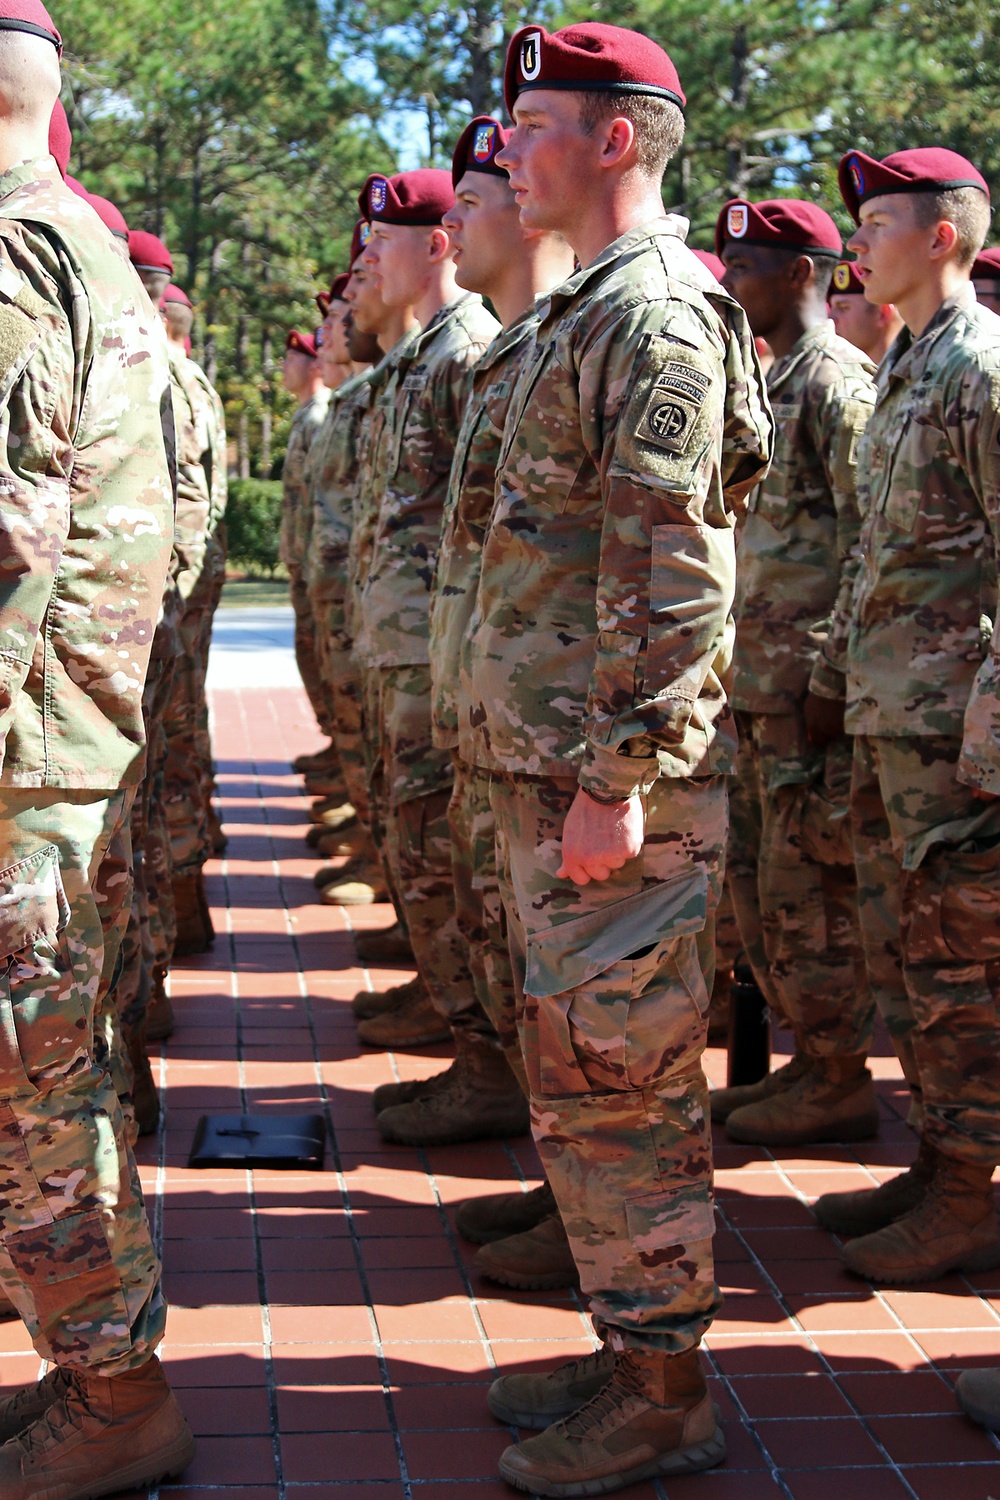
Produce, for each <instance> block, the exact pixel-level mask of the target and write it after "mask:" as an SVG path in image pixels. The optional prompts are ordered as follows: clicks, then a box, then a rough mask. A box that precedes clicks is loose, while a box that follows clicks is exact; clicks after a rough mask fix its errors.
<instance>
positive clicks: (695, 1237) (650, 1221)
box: [625, 1182, 715, 1286]
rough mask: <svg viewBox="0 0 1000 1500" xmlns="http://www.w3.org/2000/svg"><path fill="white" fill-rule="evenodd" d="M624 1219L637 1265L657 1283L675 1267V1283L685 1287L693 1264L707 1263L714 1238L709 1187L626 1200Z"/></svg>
mask: <svg viewBox="0 0 1000 1500" xmlns="http://www.w3.org/2000/svg"><path fill="white" fill-rule="evenodd" d="M625 1217H626V1220H627V1222H628V1228H629V1236H630V1238H631V1240H632V1244H633V1245H634V1246H635V1253H636V1255H637V1256H638V1258H639V1263H640V1264H641V1265H642V1266H644V1267H645V1268H646V1269H647V1270H648V1271H650V1272H655V1273H656V1276H657V1279H658V1280H662V1279H663V1277H664V1274H666V1275H667V1276H668V1277H669V1272H670V1268H671V1267H672V1266H676V1268H677V1279H678V1280H679V1281H680V1282H681V1283H682V1284H683V1285H685V1286H687V1285H688V1284H689V1283H690V1282H691V1280H692V1277H691V1265H692V1263H698V1262H700V1261H705V1260H708V1258H709V1254H710V1247H711V1242H712V1236H713V1235H714V1234H715V1210H714V1207H713V1203H712V1187H711V1184H710V1183H708V1182H704V1183H692V1184H691V1185H690V1186H689V1187H688V1186H685V1187H677V1188H670V1189H668V1190H667V1191H665V1192H661V1193H647V1194H645V1195H644V1196H643V1197H641V1198H630V1199H627V1200H626V1203H625ZM709 1263H710V1262H709Z"/></svg>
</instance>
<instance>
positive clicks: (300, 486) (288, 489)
mask: <svg viewBox="0 0 1000 1500" xmlns="http://www.w3.org/2000/svg"><path fill="white" fill-rule="evenodd" d="M329 401H330V392H329V391H328V390H326V389H325V388H323V389H321V390H318V391H317V392H316V394H315V396H310V398H309V400H308V401H303V402H302V404H301V405H300V406H299V407H297V408H296V410H295V412H294V414H293V416H292V425H291V429H290V431H289V434H288V447H287V448H286V450H285V466H284V469H283V471H282V475H281V482H282V488H283V497H282V508H281V538H280V541H279V544H278V555H279V557H280V558H281V561H282V562H283V563H284V565H285V567H286V568H287V569H288V571H289V572H290V573H292V574H294V575H298V574H300V573H301V571H302V568H303V567H304V565H305V559H306V555H307V553H308V551H309V542H310V537H311V535H312V505H311V504H310V501H309V491H308V489H307V488H306V481H305V467H306V458H307V457H308V455H309V450H310V448H311V447H312V445H313V442H314V440H315V438H316V435H317V433H318V432H319V430H320V428H321V427H322V425H323V418H324V417H325V416H326V408H327V406H328V404H329Z"/></svg>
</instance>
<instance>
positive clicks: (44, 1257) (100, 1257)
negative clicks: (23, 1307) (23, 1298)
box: [4, 1211, 131, 1364]
mask: <svg viewBox="0 0 1000 1500" xmlns="http://www.w3.org/2000/svg"><path fill="white" fill-rule="evenodd" d="M4 1248H5V1249H6V1251H7V1253H8V1254H9V1256H10V1258H11V1261H12V1262H13V1264H14V1268H15V1270H16V1271H17V1273H18V1276H19V1277H20V1279H21V1281H22V1283H23V1284H24V1286H25V1287H27V1289H28V1290H29V1292H30V1294H31V1298H32V1301H33V1303H34V1309H35V1316H36V1317H37V1319H38V1324H39V1331H40V1334H41V1337H42V1339H43V1340H44V1342H45V1344H46V1345H47V1346H48V1349H49V1350H51V1357H52V1358H54V1359H55V1360H57V1361H62V1362H66V1361H67V1360H69V1361H70V1362H74V1363H84V1364H85V1363H87V1360H86V1359H85V1358H82V1356H84V1355H85V1354H86V1353H90V1354H91V1355H94V1354H95V1353H98V1352H99V1353H100V1354H101V1356H102V1357H103V1358H104V1359H107V1357H108V1355H109V1354H120V1353H122V1352H124V1351H125V1350H127V1349H128V1347H129V1343H130V1339H131V1330H130V1325H129V1316H128V1308H127V1307H126V1304H125V1293H124V1291H123V1290H122V1284H121V1277H120V1275H119V1273H118V1268H117V1266H116V1265H115V1262H114V1258H113V1256H112V1254H111V1247H110V1246H109V1244H108V1237H107V1233H106V1231H105V1228H104V1222H103V1219H102V1216H101V1214H100V1212H99V1211H91V1212H88V1213H75V1214H67V1215H66V1217H65V1218H60V1219H55V1220H53V1222H52V1223H50V1224H45V1225H42V1226H41V1227H40V1228H32V1229H22V1230H21V1232H20V1233H19V1234H12V1235H9V1236H8V1237H7V1239H6V1240H5V1241H4Z"/></svg>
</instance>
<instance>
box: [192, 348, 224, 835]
mask: <svg viewBox="0 0 1000 1500" xmlns="http://www.w3.org/2000/svg"><path fill="white" fill-rule="evenodd" d="M188 372H189V374H190V375H191V377H192V378H193V380H194V383H195V386H196V387H200V388H201V402H200V405H201V407H202V410H203V412H204V414H205V421H206V425H207V427H208V434H209V447H208V449H207V453H206V458H205V459H204V460H203V461H204V462H205V464H206V466H207V475H208V491H209V495H210V497H211V508H210V510H209V515H208V537H207V539H206V547H205V567H204V569H203V571H202V576H201V579H200V580H199V585H198V587H197V589H196V590H195V593H194V597H193V598H192V599H189V600H188V606H189V608H190V607H192V606H194V607H197V608H199V609H200V610H201V612H202V614H201V631H200V635H199V639H198V667H199V672H200V678H199V683H198V701H197V719H196V723H195V746H196V751H197V761H198V767H199V770H200V772H201V777H202V787H203V793H204V800H205V804H206V810H207V807H208V803H209V801H210V799H211V796H212V792H213V790H214V788H215V764H214V761H213V758H212V736H211V731H210V729H209V713H208V692H207V690H206V683H207V680H208V653H209V649H210V648H211V645H212V623H213V621H214V619H215V611H216V610H217V609H218V607H219V601H220V599H221V598H222V589H223V585H224V584H225V581H226V555H227V551H228V547H227V543H226V504H227V501H228V488H229V480H228V475H227V470H228V463H229V455H228V449H227V443H226V411H225V407H224V406H223V404H222V398H221V397H220V396H219V393H218V391H217V390H216V389H215V387H214V385H213V384H212V382H211V381H210V380H209V378H208V376H207V375H206V374H205V372H204V370H203V369H202V368H201V366H200V365H199V364H196V363H195V361H194V360H193V359H189V360H188ZM211 852H212V849H211V837H210V835H209V834H208V833H207V832H206V842H205V851H204V854H205V859H207V858H208V856H209V855H210V854H211Z"/></svg>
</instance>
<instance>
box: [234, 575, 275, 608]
mask: <svg viewBox="0 0 1000 1500" xmlns="http://www.w3.org/2000/svg"><path fill="white" fill-rule="evenodd" d="M288 602H289V599H288V579H287V578H227V579H226V582H225V586H224V588H223V590H222V601H221V607H222V608H223V609H259V608H260V607H261V606H263V607H265V608H267V607H268V606H274V605H276V604H287V603H288Z"/></svg>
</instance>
